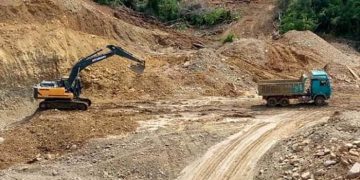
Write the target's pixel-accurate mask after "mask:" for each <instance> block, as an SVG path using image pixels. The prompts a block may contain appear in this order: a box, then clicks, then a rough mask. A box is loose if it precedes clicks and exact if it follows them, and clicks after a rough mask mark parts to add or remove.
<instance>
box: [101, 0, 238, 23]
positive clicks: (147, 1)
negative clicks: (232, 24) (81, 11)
mask: <svg viewBox="0 0 360 180" xmlns="http://www.w3.org/2000/svg"><path fill="white" fill-rule="evenodd" d="M94 1H95V2H97V3H99V4H105V5H111V6H119V5H125V6H127V7H130V8H132V9H134V10H136V11H141V12H145V13H146V14H148V15H154V16H156V17H158V19H160V20H161V21H165V22H168V21H173V20H178V19H180V16H181V15H180V11H181V10H184V9H186V8H180V5H179V1H180V0H94ZM186 10H187V11H190V12H191V13H189V14H183V15H182V16H183V17H182V18H181V20H185V21H187V22H188V23H189V24H191V25H196V26H204V25H206V26H212V25H216V24H220V23H223V22H227V21H232V20H235V19H236V18H237V16H236V15H235V14H232V13H231V11H228V10H225V9H223V8H217V9H206V10H204V9H201V10H200V11H198V9H186Z"/></svg>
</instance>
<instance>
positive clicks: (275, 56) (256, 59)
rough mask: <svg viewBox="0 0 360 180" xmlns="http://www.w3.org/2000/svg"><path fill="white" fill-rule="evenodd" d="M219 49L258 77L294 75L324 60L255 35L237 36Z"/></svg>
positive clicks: (321, 64) (320, 66)
mask: <svg viewBox="0 0 360 180" xmlns="http://www.w3.org/2000/svg"><path fill="white" fill-rule="evenodd" d="M219 52H220V53H221V54H223V55H224V56H228V57H231V58H234V59H235V60H234V63H236V64H237V65H238V67H239V68H241V69H244V70H245V71H248V72H249V73H250V74H252V75H254V77H255V78H260V79H268V78H276V77H277V78H280V77H281V78H288V77H298V76H299V74H303V73H306V72H307V71H309V70H311V69H313V68H322V67H323V64H324V63H321V62H319V61H317V60H316V58H315V57H314V56H311V55H309V54H308V53H307V52H306V51H301V50H298V49H296V48H294V47H288V46H284V45H283V44H280V43H269V42H267V41H263V40H257V39H240V40H238V41H236V42H234V43H233V44H229V45H225V46H224V47H222V48H220V49H219Z"/></svg>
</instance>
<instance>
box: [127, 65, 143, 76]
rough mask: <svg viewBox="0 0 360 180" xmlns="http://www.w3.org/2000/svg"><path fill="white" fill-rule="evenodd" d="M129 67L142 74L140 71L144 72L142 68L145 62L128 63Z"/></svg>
mask: <svg viewBox="0 0 360 180" xmlns="http://www.w3.org/2000/svg"><path fill="white" fill-rule="evenodd" d="M129 68H130V69H131V70H132V71H134V72H135V73H137V74H142V73H144V70H145V64H142V63H138V64H132V65H130V67H129Z"/></svg>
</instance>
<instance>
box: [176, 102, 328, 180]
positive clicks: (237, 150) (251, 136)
mask: <svg viewBox="0 0 360 180" xmlns="http://www.w3.org/2000/svg"><path fill="white" fill-rule="evenodd" d="M329 115H330V113H329V112H328V111H322V110H320V109H318V110H311V111H309V112H304V111H302V110H295V109H294V110H287V111H286V112H281V113H279V114H275V115H270V116H269V115H262V116H259V117H257V118H256V120H254V123H253V124H250V125H248V126H247V127H245V128H244V129H243V130H241V131H240V132H238V133H236V134H234V135H232V136H230V137H229V138H227V139H226V140H224V141H222V142H220V143H218V144H216V145H215V146H213V147H211V148H210V149H209V150H208V151H207V153H206V154H205V155H204V156H203V157H201V158H200V159H198V160H197V161H195V162H193V163H191V164H190V165H189V166H187V167H186V168H185V169H184V170H183V171H182V172H181V174H180V176H179V178H178V179H252V178H253V177H254V170H255V166H256V163H257V161H258V160H259V159H260V157H261V156H262V155H263V154H264V153H265V152H266V151H267V150H268V149H269V148H270V147H271V146H272V145H274V144H275V143H276V142H277V141H278V140H280V139H282V138H285V137H287V136H289V135H291V134H292V133H294V132H295V131H297V130H298V129H300V128H304V127H309V126H312V125H314V124H316V123H319V122H323V121H326V120H327V119H328V117H329Z"/></svg>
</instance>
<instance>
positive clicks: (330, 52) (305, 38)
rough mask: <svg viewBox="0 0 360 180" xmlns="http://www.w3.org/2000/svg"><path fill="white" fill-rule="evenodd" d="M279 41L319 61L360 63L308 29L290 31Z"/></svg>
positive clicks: (345, 63)
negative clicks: (311, 55)
mask: <svg viewBox="0 0 360 180" xmlns="http://www.w3.org/2000/svg"><path fill="white" fill-rule="evenodd" d="M281 41H282V43H283V44H285V45H288V46H291V47H294V48H296V49H298V50H302V51H306V52H308V53H311V54H313V55H314V56H315V57H317V60H318V61H321V62H326V63H331V62H333V63H337V64H341V65H348V66H359V65H360V62H359V61H357V59H353V58H351V57H349V56H347V55H346V54H344V53H342V52H341V51H340V50H339V49H337V48H335V47H334V46H332V45H331V44H330V43H328V42H326V41H325V40H324V39H322V38H321V37H319V36H317V35H316V34H314V33H312V32H310V31H290V32H288V33H286V34H285V35H284V38H283V39H282V40H281Z"/></svg>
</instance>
